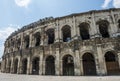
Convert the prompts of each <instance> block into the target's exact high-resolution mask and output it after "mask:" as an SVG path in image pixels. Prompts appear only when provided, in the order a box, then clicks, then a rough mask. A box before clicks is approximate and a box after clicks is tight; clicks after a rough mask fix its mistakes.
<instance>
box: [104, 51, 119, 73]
mask: <svg viewBox="0 0 120 81" xmlns="http://www.w3.org/2000/svg"><path fill="white" fill-rule="evenodd" d="M105 61H106V69H107V74H108V75H117V74H120V69H119V64H118V57H117V55H115V54H114V53H113V52H110V51H109V52H107V53H106V54H105Z"/></svg>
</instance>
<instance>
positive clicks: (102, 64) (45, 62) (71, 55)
mask: <svg viewBox="0 0 120 81" xmlns="http://www.w3.org/2000/svg"><path fill="white" fill-rule="evenodd" d="M119 42H120V9H108V10H98V11H96V10H95V11H89V12H85V13H79V14H71V15H68V16H64V17H57V18H53V17H49V18H45V19H41V20H39V21H37V22H34V23H32V24H29V25H27V26H24V27H23V28H21V29H19V30H18V31H15V32H13V33H12V34H11V35H10V36H9V37H8V38H7V40H6V41H5V49H4V55H3V57H2V68H1V69H2V72H4V73H17V74H39V75H67V76H69V75H119V74H120V43H119Z"/></svg>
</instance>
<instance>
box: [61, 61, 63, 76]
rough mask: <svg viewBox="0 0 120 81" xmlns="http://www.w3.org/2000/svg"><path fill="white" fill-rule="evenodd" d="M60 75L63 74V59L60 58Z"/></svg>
mask: <svg viewBox="0 0 120 81" xmlns="http://www.w3.org/2000/svg"><path fill="white" fill-rule="evenodd" d="M60 75H63V60H62V59H60Z"/></svg>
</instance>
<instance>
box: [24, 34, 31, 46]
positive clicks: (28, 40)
mask: <svg viewBox="0 0 120 81" xmlns="http://www.w3.org/2000/svg"><path fill="white" fill-rule="evenodd" d="M29 42H30V39H29V36H26V37H25V43H26V45H25V48H29Z"/></svg>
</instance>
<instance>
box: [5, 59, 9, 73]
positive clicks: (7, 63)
mask: <svg viewBox="0 0 120 81" xmlns="http://www.w3.org/2000/svg"><path fill="white" fill-rule="evenodd" d="M8 68H9V60H8V58H6V69H5V73H8Z"/></svg>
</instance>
